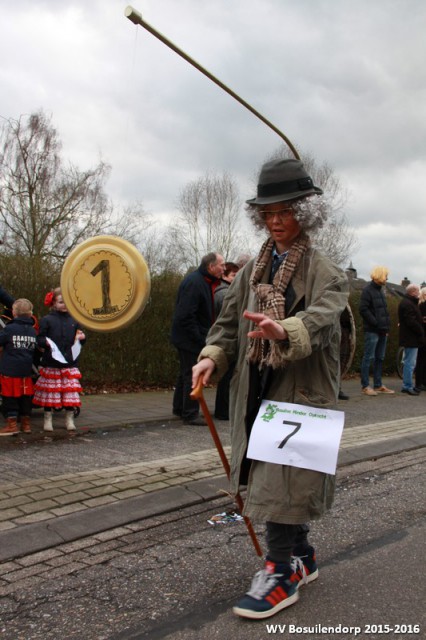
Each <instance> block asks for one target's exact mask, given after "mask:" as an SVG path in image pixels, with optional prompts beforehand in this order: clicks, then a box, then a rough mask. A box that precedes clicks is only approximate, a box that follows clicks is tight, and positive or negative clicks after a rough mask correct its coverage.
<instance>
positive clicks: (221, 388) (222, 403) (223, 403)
mask: <svg viewBox="0 0 426 640" xmlns="http://www.w3.org/2000/svg"><path fill="white" fill-rule="evenodd" d="M233 373H234V365H232V366H231V367H230V368H229V369H228V371H227V372H226V373H225V375H224V376H223V378H221V380H220V381H219V384H218V385H217V390H216V401H215V406H214V415H215V417H216V418H218V420H229V385H230V384H231V378H232V374H233Z"/></svg>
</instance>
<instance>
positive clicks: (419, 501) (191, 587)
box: [0, 449, 426, 640]
mask: <svg viewBox="0 0 426 640" xmlns="http://www.w3.org/2000/svg"><path fill="white" fill-rule="evenodd" d="M425 463H426V450H425V449H419V450H417V451H413V452H409V453H402V454H399V455H395V456H389V457H385V458H381V459H380V460H377V461H369V462H364V463H359V464H356V465H351V466H349V467H343V468H341V469H339V473H338V477H339V479H338V490H337V495H336V500H335V505H334V508H333V510H332V511H331V512H330V513H329V514H328V515H327V516H326V517H324V518H323V519H322V520H321V521H320V522H318V523H316V524H315V525H314V526H313V530H312V536H311V539H312V542H313V543H314V544H315V546H316V547H317V553H318V559H319V566H320V578H319V580H317V581H316V582H314V583H312V584H311V585H309V586H307V587H303V590H302V592H301V598H300V601H299V602H298V603H297V604H295V605H294V606H293V607H291V608H290V609H288V610H287V611H285V612H282V613H280V614H279V615H278V616H275V617H274V618H272V619H271V620H270V621H268V623H266V622H265V621H262V622H261V621H259V622H254V623H253V622H247V621H242V620H240V619H238V618H237V617H235V616H234V615H233V614H232V612H231V607H232V604H233V603H234V602H235V601H236V600H237V599H238V598H239V597H240V596H241V595H242V593H243V592H244V591H245V590H246V589H247V588H248V586H249V584H250V581H251V578H252V576H253V574H254V572H255V571H256V570H257V569H258V568H259V566H260V561H259V560H258V559H257V557H256V556H255V554H254V552H253V550H252V547H251V544H250V541H249V539H248V538H247V535H246V533H245V529H244V526H243V525H240V524H234V525H226V526H222V527H211V526H210V525H209V524H208V523H207V519H208V518H209V517H210V516H211V515H212V514H213V513H217V512H218V511H222V510H223V509H225V508H227V506H229V505H228V503H227V500H226V499H225V498H220V499H218V500H217V502H216V503H209V504H208V505H204V506H198V507H194V508H191V509H186V510H183V511H181V512H175V513H173V514H168V515H167V516H163V517H159V518H156V519H151V520H143V521H141V522H140V523H136V525H135V528H134V534H133V536H132V537H131V538H129V537H127V538H126V539H125V540H123V539H122V538H120V531H116V532H115V537H114V532H109V536H108V538H105V539H104V540H103V541H102V540H101V539H99V536H98V538H96V540H95V539H94V538H88V539H86V540H83V541H81V550H80V551H79V552H78V551H77V552H75V556H74V561H75V562H76V563H78V560H79V553H80V559H81V557H82V555H83V553H85V552H86V553H88V552H87V549H89V550H90V552H91V554H92V557H93V558H96V555H98V560H99V559H102V554H105V553H106V549H109V550H110V555H109V556H108V557H107V556H105V559H104V561H103V562H102V561H101V562H97V563H96V564H94V565H93V566H87V564H85V565H83V564H81V567H80V568H79V569H78V570H77V569H76V570H75V571H74V572H73V573H72V574H70V575H68V576H63V575H62V577H61V578H60V579H59V578H56V577H55V574H54V571H52V574H51V578H50V579H47V580H46V579H45V580H41V581H40V582H39V583H38V584H37V586H36V588H32V589H31V590H28V589H25V588H24V585H23V584H22V587H21V588H20V589H19V590H17V591H16V592H14V593H11V594H10V595H9V596H6V597H4V598H3V601H2V603H1V605H0V607H1V625H0V632H1V636H0V637H1V638H2V640H57V639H58V638H61V640H77V639H78V640H82V639H83V640H160V639H169V638H170V639H171V638H173V639H174V640H195V639H197V640H210V639H211V638H233V640H243V639H244V640H247V639H248V640H251V639H253V640H254V639H256V640H259V639H263V638H268V637H270V636H271V635H272V637H274V636H281V637H285V638H294V639H295V640H296V638H297V639H299V638H302V639H303V640H308V639H309V640H311V639H314V638H327V639H328V638H340V639H342V638H352V637H358V638H368V639H373V638H383V635H388V636H389V637H391V638H411V637H412V638H420V637H422V634H423V637H424V633H425V629H426V619H425V608H424V596H425V590H424V586H423V575H424V573H425V553H424V545H423V541H424V537H425V535H426V527H425V524H426V518H425V502H424V472H425V468H426V464H425ZM257 531H258V533H259V535H260V538H261V542H262V541H263V534H262V528H260V527H257ZM84 545H86V547H87V548H86V550H85V549H84ZM90 545H91V546H90ZM111 550H113V552H114V554H115V555H113V556H111ZM53 561H54V558H53V560H52V563H53ZM34 566H35V565H34V564H32V565H30V564H29V568H30V569H31V567H34ZM76 566H78V564H77V565H76ZM267 624H271V625H278V624H281V625H287V626H286V627H285V629H284V627H281V628H280V627H276V626H275V627H270V628H269V631H268V627H267ZM289 625H293V627H291V626H289ZM316 625H320V626H319V627H318V626H316ZM338 625H343V627H353V628H354V630H353V631H348V632H347V633H344V632H342V631H338V630H339V629H340V627H339V626H338ZM369 625H370V626H369ZM372 625H379V626H376V627H374V626H372ZM380 625H382V626H381V627H380ZM385 625H388V626H387V627H386V626H385ZM398 625H399V626H398ZM403 625H405V626H403ZM415 625H420V631H419V632H418V633H416V632H415V631H414V630H415V629H417V627H416V626H415ZM304 627H305V628H307V629H308V630H307V631H304V630H303V628H304ZM309 627H312V628H313V631H312V630H309ZM329 627H333V628H334V629H335V631H334V632H329V631H327V632H324V631H322V630H321V629H322V628H329ZM355 628H359V629H360V631H359V633H357V635H355ZM292 629H294V630H292ZM298 629H299V630H298ZM336 629H337V631H336ZM384 629H386V630H387V631H386V633H384V632H383V630H384ZM389 629H392V631H390V630H389ZM315 630H316V631H315ZM369 631H370V632H369ZM410 631H412V633H410Z"/></svg>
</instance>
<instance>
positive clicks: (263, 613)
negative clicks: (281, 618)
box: [233, 559, 300, 619]
mask: <svg viewBox="0 0 426 640" xmlns="http://www.w3.org/2000/svg"><path fill="white" fill-rule="evenodd" d="M299 582H300V577H299V575H298V574H297V573H295V571H294V570H293V568H292V567H291V565H290V564H289V563H286V562H282V563H276V562H272V561H271V560H269V559H266V562H265V567H264V569H261V570H260V571H258V572H257V573H256V575H255V576H254V578H253V581H252V584H251V587H250V591H248V592H247V593H246V595H245V596H244V597H243V598H241V600H240V601H239V602H238V603H237V604H236V605H235V607H234V608H233V612H234V613H235V614H237V615H238V616H242V617H243V618H252V619H262V618H269V617H270V616H273V615H275V614H276V613H278V611H281V609H285V608H286V607H289V606H290V605H292V604H294V603H295V602H297V600H298V599H299V593H298V591H297V588H298V585H299Z"/></svg>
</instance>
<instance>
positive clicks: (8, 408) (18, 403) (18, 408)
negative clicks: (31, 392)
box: [2, 396, 32, 418]
mask: <svg viewBox="0 0 426 640" xmlns="http://www.w3.org/2000/svg"><path fill="white" fill-rule="evenodd" d="M2 405H3V406H2V410H3V414H4V416H5V417H6V418H14V417H16V416H18V415H21V416H30V415H31V410H32V396H20V397H19V398H12V397H11V396H2Z"/></svg>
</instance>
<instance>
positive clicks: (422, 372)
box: [415, 287, 426, 391]
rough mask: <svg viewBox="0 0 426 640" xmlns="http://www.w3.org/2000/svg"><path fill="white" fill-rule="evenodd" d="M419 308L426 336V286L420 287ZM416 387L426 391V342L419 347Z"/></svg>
mask: <svg viewBox="0 0 426 640" xmlns="http://www.w3.org/2000/svg"><path fill="white" fill-rule="evenodd" d="M419 309H420V313H421V314H422V319H423V331H424V334H425V338H426V287H423V288H422V289H420V293H419ZM415 376H416V389H417V390H420V391H426V342H425V344H424V345H423V346H422V347H419V350H418V352H417V360H416V372H415Z"/></svg>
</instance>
